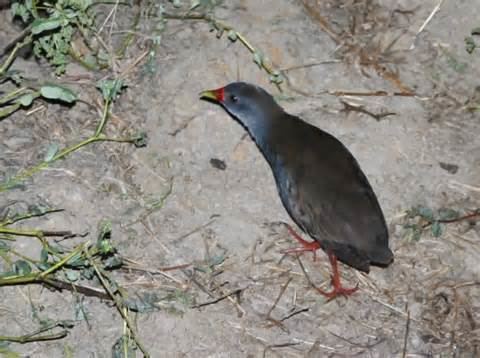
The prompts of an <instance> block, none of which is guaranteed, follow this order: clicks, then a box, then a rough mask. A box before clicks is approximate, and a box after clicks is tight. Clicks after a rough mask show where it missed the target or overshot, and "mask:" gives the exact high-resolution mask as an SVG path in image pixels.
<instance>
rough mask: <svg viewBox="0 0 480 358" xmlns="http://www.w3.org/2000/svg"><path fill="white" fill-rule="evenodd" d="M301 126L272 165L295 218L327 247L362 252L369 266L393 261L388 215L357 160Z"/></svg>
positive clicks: (324, 135)
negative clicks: (386, 260)
mask: <svg viewBox="0 0 480 358" xmlns="http://www.w3.org/2000/svg"><path fill="white" fill-rule="evenodd" d="M302 123H303V124H302V126H301V128H300V129H299V126H294V127H293V128H291V130H290V136H289V138H284V139H283V141H280V142H278V143H283V145H280V146H279V147H277V149H276V152H277V153H279V154H278V160H277V162H276V166H277V168H275V167H274V166H272V168H273V171H274V173H275V178H276V181H277V185H278V188H279V192H280V196H281V198H282V202H283V204H284V205H285V207H286V208H287V210H288V211H289V213H290V215H291V216H292V218H293V219H294V220H295V221H296V222H297V224H298V225H300V226H301V227H302V229H304V230H305V231H306V232H307V233H309V234H310V235H311V236H312V237H314V238H315V239H316V240H318V241H319V242H320V243H321V244H322V245H323V246H324V248H331V249H332V250H334V251H337V248H340V249H342V248H343V249H344V250H347V249H348V250H353V251H355V250H357V251H358V253H357V254H358V255H360V256H362V255H363V256H365V255H366V256H367V257H368V260H369V261H375V256H381V255H382V253H383V251H385V250H386V253H385V254H386V255H387V256H388V255H389V253H390V251H389V249H388V231H387V228H386V224H385V220H384V217H383V213H382V211H381V208H380V206H379V204H378V201H377V198H376V196H375V194H374V192H373V190H372V188H371V186H370V184H369V183H368V180H367V178H366V177H365V175H364V174H363V172H362V170H361V169H360V167H359V165H358V163H357V161H356V160H355V158H354V157H353V156H352V155H351V154H350V152H349V151H348V149H347V148H346V147H345V146H344V145H343V144H342V143H341V142H340V141H338V140H337V139H336V138H334V137H333V136H331V135H330V134H328V133H326V132H323V131H321V130H319V129H318V128H316V127H313V126H310V125H309V124H307V123H305V122H303V121H302ZM292 131H298V133H293V132H292ZM292 138H293V139H292ZM295 138H301V139H302V140H294V139H295ZM279 166H282V167H283V168H287V170H279ZM352 255H354V256H355V252H354V253H353V254H352ZM337 256H339V257H340V256H341V255H338V253H337ZM363 259H365V257H363ZM347 263H349V262H347ZM378 263H382V258H379V259H378ZM352 266H355V265H353V264H352Z"/></svg>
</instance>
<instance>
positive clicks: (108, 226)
mask: <svg viewBox="0 0 480 358" xmlns="http://www.w3.org/2000/svg"><path fill="white" fill-rule="evenodd" d="M98 228H99V233H98V241H101V240H109V239H110V238H111V237H112V222H111V221H110V220H102V221H100V223H99V224H98Z"/></svg>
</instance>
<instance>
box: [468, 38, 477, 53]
mask: <svg viewBox="0 0 480 358" xmlns="http://www.w3.org/2000/svg"><path fill="white" fill-rule="evenodd" d="M476 47H477V44H476V43H475V40H474V39H473V37H471V36H468V37H465V50H466V51H467V52H468V53H470V54H471V53H472V52H473V51H474V50H475V48H476Z"/></svg>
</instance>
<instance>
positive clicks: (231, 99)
mask: <svg viewBox="0 0 480 358" xmlns="http://www.w3.org/2000/svg"><path fill="white" fill-rule="evenodd" d="M200 97H201V98H203V99H207V100H210V101H214V102H216V103H219V104H220V105H222V106H223V107H224V108H225V109H226V110H227V111H228V112H229V113H230V114H231V115H232V116H234V117H235V118H237V119H238V120H239V121H240V122H241V123H242V124H243V125H244V126H246V127H247V129H248V130H249V132H250V134H251V135H252V136H253V137H257V138H258V137H261V136H262V135H264V134H265V131H268V128H269V127H270V126H271V125H272V124H273V123H272V122H273V121H275V120H276V119H277V118H279V115H281V114H282V113H283V109H282V108H281V107H280V106H279V105H278V104H277V103H276V102H275V100H274V99H273V97H272V96H271V95H270V94H269V93H268V92H267V91H265V90H264V89H262V88H260V87H258V86H255V85H252V84H249V83H245V82H233V83H230V84H228V85H227V86H225V87H222V88H218V89H215V90H208V91H203V92H202V93H200Z"/></svg>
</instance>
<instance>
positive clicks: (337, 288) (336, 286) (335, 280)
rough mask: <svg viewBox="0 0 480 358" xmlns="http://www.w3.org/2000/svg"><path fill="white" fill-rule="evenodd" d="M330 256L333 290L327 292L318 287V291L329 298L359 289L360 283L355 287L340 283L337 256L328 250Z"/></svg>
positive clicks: (349, 293) (347, 294)
mask: <svg viewBox="0 0 480 358" xmlns="http://www.w3.org/2000/svg"><path fill="white" fill-rule="evenodd" d="M328 258H329V259H330V264H331V265H332V271H333V275H332V276H331V278H332V286H333V290H332V291H330V292H326V291H324V290H322V289H320V288H318V287H317V290H318V292H320V293H321V294H322V295H324V296H326V297H327V298H328V299H329V300H331V299H333V298H335V297H337V296H350V295H351V294H352V293H354V292H355V291H357V290H358V285H357V286H355V287H353V288H345V287H343V286H342V284H341V283H340V274H339V272H338V262H337V257H336V256H335V254H334V253H333V252H331V251H329V252H328Z"/></svg>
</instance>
